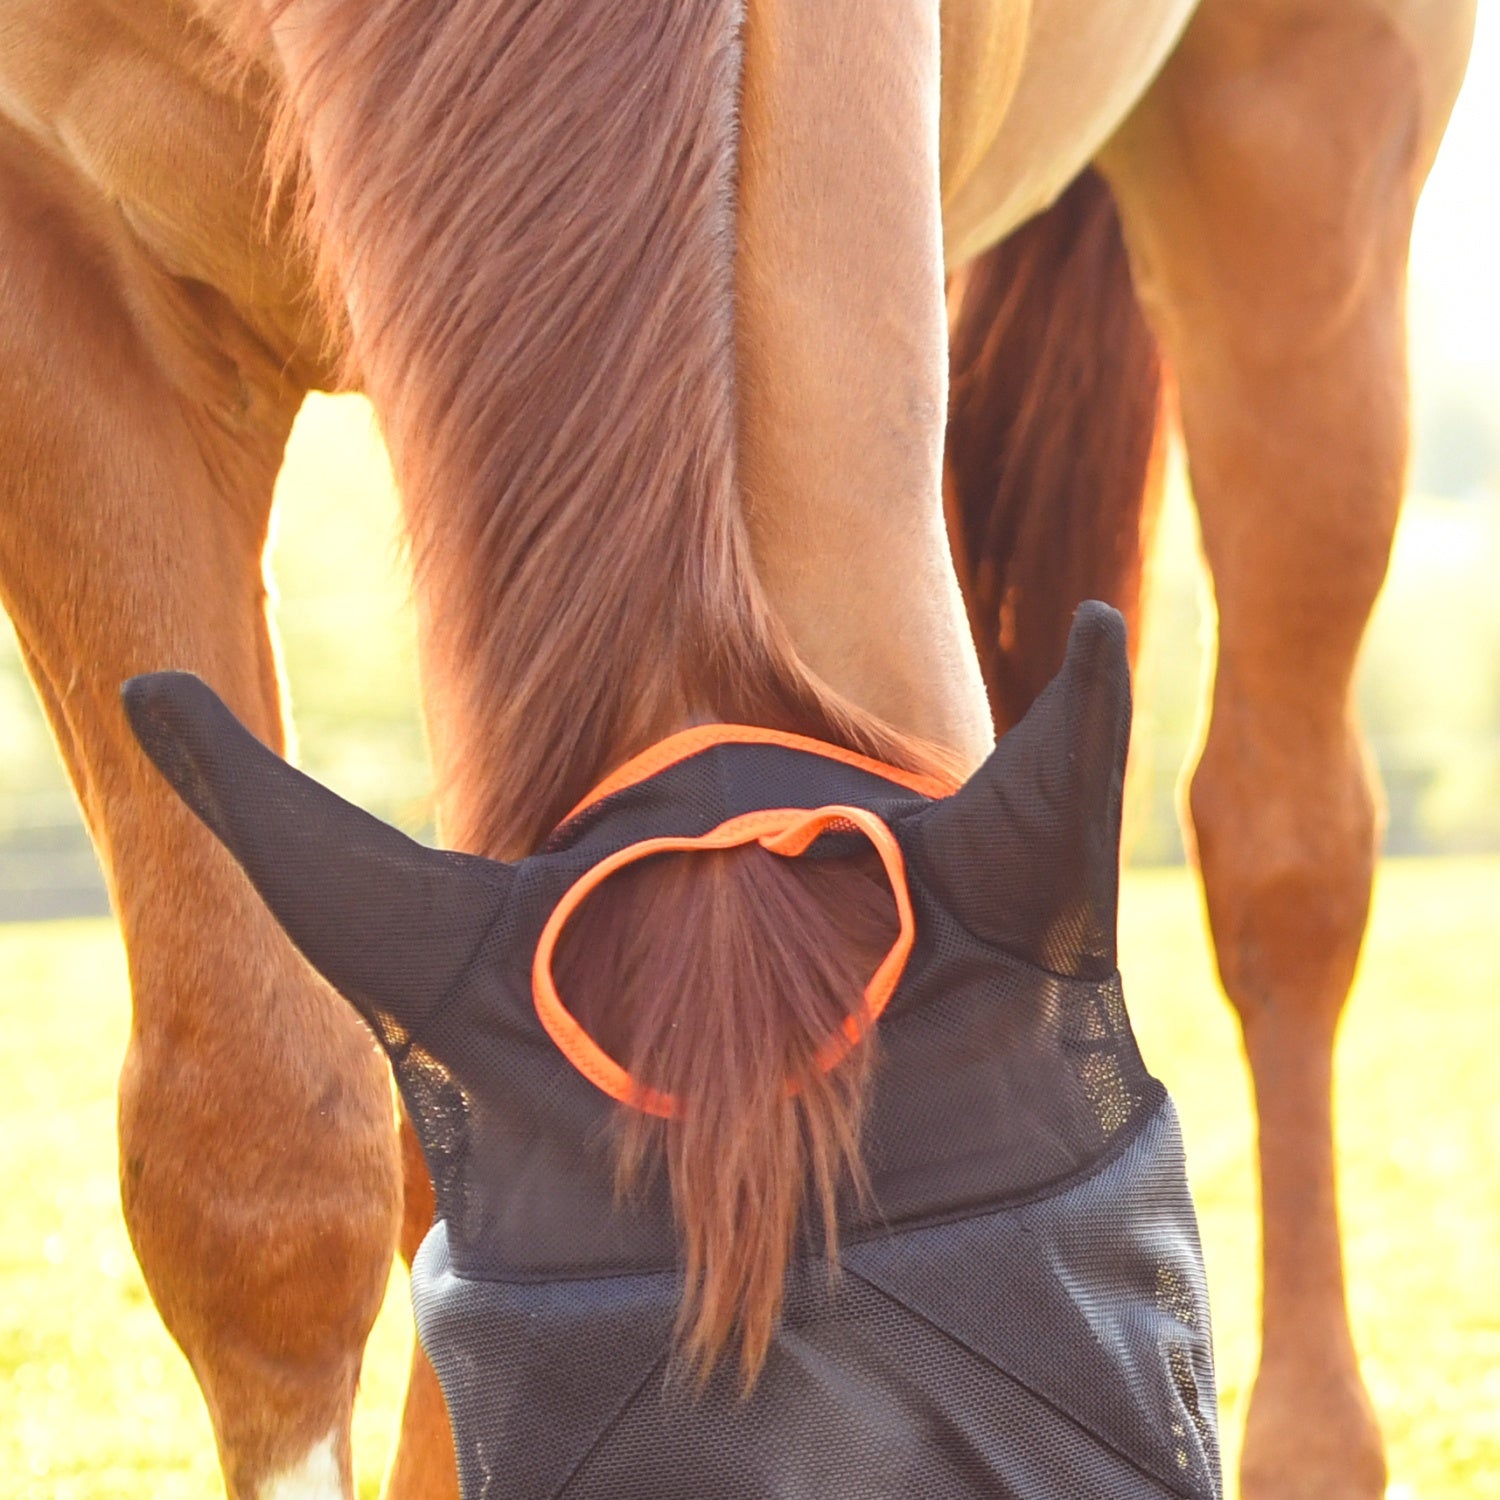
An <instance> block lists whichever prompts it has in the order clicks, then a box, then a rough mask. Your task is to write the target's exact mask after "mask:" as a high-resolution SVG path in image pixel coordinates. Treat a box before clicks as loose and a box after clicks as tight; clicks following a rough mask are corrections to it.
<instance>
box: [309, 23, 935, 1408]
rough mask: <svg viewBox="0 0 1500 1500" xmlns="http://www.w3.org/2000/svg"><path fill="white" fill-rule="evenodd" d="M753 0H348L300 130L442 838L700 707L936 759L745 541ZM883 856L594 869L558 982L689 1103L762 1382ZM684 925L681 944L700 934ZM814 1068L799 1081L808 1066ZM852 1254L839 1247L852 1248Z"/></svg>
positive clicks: (698, 1238) (701, 1212)
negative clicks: (404, 592) (748, 20)
mask: <svg viewBox="0 0 1500 1500" xmlns="http://www.w3.org/2000/svg"><path fill="white" fill-rule="evenodd" d="M741 11H742V7H741V5H740V4H739V3H738V0H662V3H660V4H654V5H619V4H615V3H613V0H529V3H520V0H517V3H514V4H508V5H496V4H494V3H493V0H327V3H326V4H325V5H323V6H321V7H319V9H318V12H317V16H318V19H317V22H316V26H315V28H313V29H312V30H310V29H309V26H310V23H308V22H306V21H304V20H302V19H301V18H300V16H299V19H298V27H297V30H296V31H295V34H291V33H289V34H288V36H287V37H286V38H285V39H283V45H284V46H286V47H295V48H296V49H298V51H299V53H300V54H301V56H302V58H303V59H304V61H306V60H307V59H309V58H310V66H307V67H306V68H305V69H304V68H300V67H299V69H298V70H297V71H298V75H299V77H303V76H304V75H305V81H304V83H303V85H302V86H301V87H300V88H299V89H298V91H297V92H296V93H295V94H294V96H293V97H292V98H291V99H290V101H289V112H288V116H287V118H288V120H289V121H290V122H291V126H290V128H289V129H288V130H287V131H286V132H285V133H284V134H285V138H287V139H293V138H295V139H296V140H298V141H300V142H303V143H305V145H306V148H307V151H308V153H309V156H310V161H311V172H310V174H309V179H310V181H311V183H312V185H313V187H312V192H311V194H310V197H309V204H308V210H307V221H308V224H309V228H310V232H311V236H312V240H313V244H314V248H315V250H316V252H317V255H318V257H319V260H320V264H321V267H322V272H323V276H322V280H323V283H324V285H325V286H326V287H327V288H328V289H329V290H330V292H331V293H332V295H333V298H334V301H335V303H336V309H337V316H338V318H339V319H340V321H342V319H344V318H345V317H347V319H348V324H349V330H350V332H349V346H348V351H347V358H348V362H349V366H350V368H351V371H353V372H355V373H356V374H357V378H358V379H359V381H360V382H361V383H362V384H363V386H364V388H365V390H366V391H367V392H368V394H369V395H370V397H371V399H372V401H373V403H374V405H375V408H376V410H377V412H378V413H379V416H380V419H381V421H382V424H383V427H384V431H385V436H386V439H387V443H388V446H389V448H390V451H391V455H392V459H393V462H394V464H395V468H396V472H397V476H398V479H399V481H400V485H401V489H402V494H403V497H404V504H405V509H406V516H407V521H408V527H409V534H410V538H411V544H412V550H413V557H414V562H415V572H416V581H417V600H418V610H419V617H420V620H421V628H422V637H423V657H424V691H425V692H426V695H427V700H428V702H427V706H428V714H429V722H430V726H431V728H432V731H433V737H434V744H435V751H436V760H437V771H438V776H439V782H440V788H441V793H442V805H443V809H444V819H445V823H446V832H447V834H448V838H449V840H450V842H452V843H454V844H456V845H457V846H458V847H461V848H467V849H471V850H474V851H477V852H481V853H485V854H489V855H494V856H502V857H510V856H514V855H516V854H518V853H521V852H523V851H526V850H528V849H530V848H532V847H534V846H535V844H536V843H537V842H538V841H539V840H540V839H541V838H542V837H543V836H544V835H545V834H546V833H547V832H548V831H549V830H550V829H551V828H552V827H553V826H554V824H555V823H556V822H557V821H558V819H559V818H560V817H562V816H563V815H564V813H565V812H566V811H567V809H568V808H569V807H570V806H572V805H573V804H574V803H575V802H576V801H577V800H578V799H579V798H580V796H581V795H582V794H583V793H584V792H585V791H586V790H587V789H588V788H589V787H590V786H591V785H592V784H594V783H595V782H596V781H597V780H598V779H599V777H600V776H601V775H602V774H603V773H604V772H605V771H607V770H608V769H610V768H611V766H612V765H614V764H616V763H618V762H619V761H620V760H622V759H624V758H625V757H626V756H627V755H629V754H632V753H634V752H635V751H637V750H639V749H641V748H642V747H644V746H645V745H647V744H649V743H650V742H652V741H654V740H655V739H657V738H659V737H661V736H662V735H663V734H665V733H667V732H669V731H671V730H672V729H675V728H679V727H681V726H683V725H684V724H686V723H688V722H690V721H691V720H693V719H694V718H707V719H721V720H728V721H741V722H751V723H758V724H763V725H770V726H773V727H782V728H789V729H795V730H798V731H801V732H803V733H806V734H812V735H815V736H819V737H821V738H824V739H826V740H831V741H834V742H836V743H838V744H842V745H845V746H848V747H850V748H852V749H856V750H860V751H863V752H865V753H866V754H870V755H873V756H876V757H879V758H881V759H884V760H887V761H889V762H892V763H895V764H899V765H903V766H906V767H909V768H922V769H931V768H932V759H931V756H930V755H929V754H928V753H927V752H925V751H924V750H922V749H921V748H919V747H917V746H915V745H913V744H911V743H909V742H907V741H905V740H904V739H902V738H901V737H900V736H898V735H896V734H894V733H892V732H891V731H889V730H888V729H886V728H885V727H883V726H882V725H880V724H878V723H876V722H875V721H873V720H872V719H870V718H869V717H867V716H865V715H863V714H861V713H860V712H858V711H857V710H855V709H854V708H853V707H852V706H851V705H849V704H848V703H846V702H842V701H840V700H838V699H837V698H836V697H835V696H834V695H833V694H831V693H830V692H828V691H827V690H826V689H825V688H823V687H822V686H820V685H819V684H818V683H817V682H815V681H814V680H813V679H812V678H811V677H810V675H809V674H808V672H807V671H806V670H805V669H804V668H803V667H802V665H801V664H800V663H799V662H798V660H797V659H796V657H795V655H794V653H793V651H792V650H791V648H790V646H789V644H788V642H787V641H786V640H785V639H784V637H783V636H782V634H781V633H780V631H779V630H778V628H777V626H776V623H775V622H774V620H773V618H772V616H771V614H770V612H769V610H768V608H767V605H766V602H765V600H764V598H763V596H762V593H761V590H760V588H759V586H758V583H757V580H756V578H755V575H754V573H753V570H752V566H751V563H750V550H749V546H748V542H747V538H746V532H745V527H744V523H743V519H742V515H741V510H740V497H739V489H738V482H737V475H736V428H737V413H736V384H735V328H734V253H735V164H736V152H737V139H736V106H737V97H738V87H739V77H740V62H741V56H740V46H741V43H740V25H741ZM894 923H895V916H894V910H893V908H892V905H891V902H890V898H889V892H888V890H887V888H886V887H885V886H884V885H883V884H882V883H881V881H880V880H878V879H877V878H876V876H875V875H874V874H873V873H872V871H871V870H870V869H868V868H864V867H861V866H859V865H858V864H848V865H842V866H835V865H828V864H826V863H825V864H824V865H823V866H822V868H821V869H820V870H818V871H816V872H815V871H814V870H812V869H811V868H809V867H806V862H792V861H786V860H781V859H778V858H777V857H776V856H773V855H770V854H767V853H766V852H765V851H763V850H760V849H757V848H754V847H753V846H752V847H750V848H747V849H744V850H734V851H727V852H722V853H718V854H713V855H683V856H675V857H672V858H667V859H660V860H654V861H651V862H649V863H648V864H646V865H643V866H641V867H639V868H637V869H632V870H631V871H628V872H624V873H623V874H622V875H621V876H617V877H615V878H613V879H611V880H610V881H609V882H607V883H606V884H605V885H604V886H602V887H601V888H600V889H599V890H598V891H597V892H596V893H595V895H594V896H592V897H591V898H590V899H589V901H588V902H587V903H586V905H585V907H584V908H583V909H582V910H581V911H580V913H579V914H578V917H577V919H576V920H575V922H574V923H573V924H572V927H571V929H570V931H571V938H570V941H569V942H568V943H567V944H566V945H565V949H564V951H563V952H562V953H561V955H560V966H559V978H560V980H561V983H562V986H563V991H564V993H565V995H566V996H567V999H568V1002H569V1004H570V1005H571V1006H572V1008H573V1009H574V1011H575V1013H576V1014H578V1015H579V1016H580V1018H581V1019H583V1020H584V1022H585V1024H587V1025H588V1026H590V1028H591V1029H592V1030H593V1032H594V1034H595V1036H596V1039H598V1040H600V1042H601V1044H602V1045H604V1046H605V1047H606V1050H609V1051H610V1052H611V1053H612V1054H613V1055H614V1056H616V1057H617V1058H618V1059H619V1060H620V1061H621V1062H622V1063H624V1064H625V1066H627V1067H628V1068H631V1069H632V1070H634V1071H635V1073H636V1075H637V1077H638V1078H639V1079H640V1080H641V1081H643V1082H644V1083H646V1084H649V1085H650V1086H652V1087H654V1088H657V1089H660V1090H662V1091H664V1092H667V1093H670V1094H672V1095H674V1096H675V1097H676V1098H677V1099H678V1100H679V1103H680V1108H679V1110H678V1112H677V1114H676V1115H675V1116H674V1117H673V1118H672V1119H671V1120H670V1121H669V1122H667V1123H666V1124H665V1125H663V1126H660V1127H657V1126H654V1125H652V1124H651V1123H650V1122H649V1121H647V1120H645V1119H644V1118H642V1117H641V1116H639V1115H638V1114H635V1113H632V1112H630V1111H629V1110H627V1111H626V1112H625V1116H624V1118H623V1120H622V1122H621V1123H622V1128H621V1131H620V1156H619V1160H620V1170H621V1174H622V1180H627V1181H628V1180H630V1179H632V1178H633V1177H634V1176H635V1175H637V1174H638V1173H639V1172H640V1171H641V1170H642V1169H643V1167H645V1166H646V1165H647V1164H648V1158H651V1159H653V1160H660V1161H664V1162H665V1164H666V1169H667V1171H668V1174H669V1177H670V1182H671V1187H672V1192H673V1201H674V1204H675V1208H676V1212H677V1216H678V1219H679V1224H680V1231H681V1237H682V1245H683V1262H684V1267H685V1271H686V1279H687V1286H686V1293H685V1297H684V1302H683V1317H682V1324H681V1331H682V1334H683V1340H682V1345H683V1348H684V1349H685V1351H686V1352H687V1354H688V1355H689V1357H690V1358H691V1360H692V1361H693V1362H694V1364H695V1365H696V1366H697V1368H698V1369H699V1370H700V1372H704V1373H706V1372H707V1370H709V1369H710V1368H711V1367H712V1366H713V1365H714V1363H715V1362H716V1361H717V1360H718V1358H719V1357H720V1355H721V1354H722V1353H723V1352H724V1351H725V1350H726V1349H727V1348H728V1347H730V1345H731V1344H735V1345H736V1346H737V1348H738V1351H739V1358H740V1363H741V1367H742V1370H743V1372H744V1374H745V1376H746V1378H747V1379H753V1377H754V1375H755V1374H756V1373H757V1372H758V1370H759V1369H760V1367H761V1365H762V1363H763V1361H764V1359H765V1357H766V1352H767V1349H768V1346H769V1341H770V1338H771V1335H772V1331H773V1329H774V1325H775V1322H776V1318H777V1315H778V1312H779V1308H780V1304H781V1297H782V1285H783V1281H784V1277H785V1272H786V1268H787V1265H788V1260H789V1257H790V1256H791V1254H792V1253H793V1249H794V1243H795V1235H796V1226H797V1222H798V1218H799V1214H800V1213H801V1211H802V1207H803V1203H804V1198H805V1185H806V1184H807V1183H808V1182H809V1181H811V1182H812V1184H813V1187H814V1192H815V1194H816V1195H817V1197H818V1198H820V1199H821V1201H822V1205H823V1208H824V1214H823V1218H824V1220H825V1223H826V1224H828V1225H829V1226H830V1230H829V1233H830V1236H831V1233H832V1230H831V1226H832V1224H833V1220H834V1214H833V1203H834V1195H835V1192H836V1189H837V1184H838V1182H839V1180H840V1179H841V1178H842V1177H845V1176H848V1175H851V1174H852V1175H854V1176H855V1177H856V1178H857V1176H858V1165H857V1164H858V1122H859V1116H860V1110H861V1104H862V1100H863V1095H864V1081H865V1077H866V1074H867V1071H868V1055H869V1053H868V1044H866V1045H864V1046H862V1047H860V1048H856V1049H855V1051H854V1053H853V1054H852V1055H851V1056H850V1057H848V1058H847V1059H846V1060H845V1061H844V1062H843V1063H842V1064H841V1065H840V1066H839V1067H838V1068H837V1069H835V1070H834V1071H833V1072H831V1073H828V1074H825V1073H823V1072H822V1070H820V1069H819V1068H817V1067H816V1066H815V1065H814V1062H813V1058H814V1055H815V1053H816V1052H817V1050H818V1049H819V1048H820V1047H821V1046H822V1045H823V1044H824V1042H825V1041H826V1039H827V1038H828V1037H829V1036H830V1035H831V1034H832V1033H833V1032H834V1031H835V1030H836V1029H837V1028H838V1026H839V1025H840V1024H841V1022H842V1021H843V1019H844V1018H845V1017H846V1016H847V1015H849V1014H851V1013H854V1014H857V1013H858V1012H859V1009H860V1007H861V1005H862V1003H863V1002H862V991H863V986H864V983H865V981H866V979H867V978H868V976H869V973H870V971H871V970H873V968H874V967H875V965H876V964H877V963H878V961H879V959H880V957H881V955H882V954H883V952H884V951H885V949H886V948H887V947H888V946H889V943H890V940H891V935H892V932H893V929H894ZM684 932H686V933H690V934H692V940H691V941H690V942H682V941H681V939H680V934H682V933H684ZM789 1082H790V1083H791V1084H793V1085H794V1087H793V1088H792V1089H789V1088H788V1084H789ZM827 1248H828V1249H829V1251H830V1252H831V1251H832V1249H833V1244H832V1240H831V1238H830V1240H829V1243H828V1246H827Z"/></svg>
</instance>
